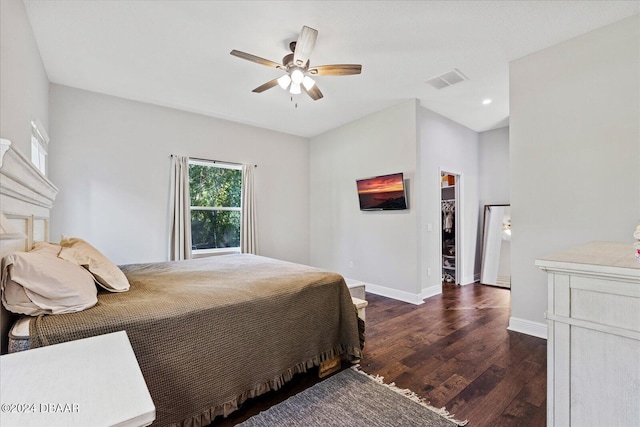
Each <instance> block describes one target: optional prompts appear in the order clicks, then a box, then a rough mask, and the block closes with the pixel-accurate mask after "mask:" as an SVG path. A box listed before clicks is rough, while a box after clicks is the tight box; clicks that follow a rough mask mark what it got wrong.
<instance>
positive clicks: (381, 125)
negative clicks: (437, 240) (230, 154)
mask: <svg viewBox="0 0 640 427" xmlns="http://www.w3.org/2000/svg"><path fill="white" fill-rule="evenodd" d="M310 172H311V173H310V176H311V182H310V193H311V199H310V218H311V220H310V224H311V264H312V265H316V266H318V267H322V268H326V269H329V270H333V271H337V272H339V273H341V274H343V275H344V276H346V277H348V278H352V279H357V280H360V281H364V282H365V283H367V284H368V285H369V289H370V290H371V289H373V288H375V289H376V290H377V292H378V293H381V294H386V295H388V296H394V297H396V298H399V299H405V300H407V299H408V300H411V301H414V302H417V301H416V295H417V294H419V293H420V283H419V280H418V239H417V235H416V223H417V218H418V211H419V209H420V203H419V200H418V199H417V196H418V194H419V180H418V178H417V177H416V101H415V100H410V101H406V102H403V103H401V104H399V105H396V106H394V107H391V108H389V109H386V110H383V111H381V112H378V113H376V114H372V115H370V116H367V117H365V118H362V119H360V120H356V121H354V122H352V123H349V124H347V125H344V126H342V127H340V128H337V129H334V130H331V131H329V132H327V133H325V134H322V135H319V136H316V137H314V138H312V139H311V141H310ZM395 172H404V176H405V181H406V180H407V179H408V180H409V186H408V199H409V200H408V203H409V209H408V210H403V211H382V212H381V211H375V212H362V211H360V208H359V204H358V193H357V189H356V179H359V178H367V177H371V176H377V175H385V174H389V173H395ZM350 262H352V266H351V264H350Z"/></svg>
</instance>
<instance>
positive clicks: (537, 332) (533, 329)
mask: <svg viewBox="0 0 640 427" xmlns="http://www.w3.org/2000/svg"><path fill="white" fill-rule="evenodd" d="M507 329H508V330H510V331H514V332H520V333H522V334H527V335H532V336H534V337H538V338H542V339H545V340H546V339H547V325H546V324H545V323H538V322H532V321H531V320H525V319H519V318H517V317H510V318H509V326H508V327H507Z"/></svg>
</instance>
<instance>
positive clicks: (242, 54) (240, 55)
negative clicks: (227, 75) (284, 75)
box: [230, 49, 283, 69]
mask: <svg viewBox="0 0 640 427" xmlns="http://www.w3.org/2000/svg"><path fill="white" fill-rule="evenodd" d="M230 53H231V55H233V56H237V57H238V58H242V59H246V60H247V61H251V62H255V63H257V64H261V65H266V66H267V67H273V68H280V69H282V68H283V67H282V65H280V64H278V63H277V62H273V61H269V60H268V59H264V58H260V57H259V56H255V55H251V54H250V53H246V52H240V51H239V50H235V49H234V50H232V51H231V52H230Z"/></svg>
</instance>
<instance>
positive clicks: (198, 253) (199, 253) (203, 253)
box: [191, 248, 240, 258]
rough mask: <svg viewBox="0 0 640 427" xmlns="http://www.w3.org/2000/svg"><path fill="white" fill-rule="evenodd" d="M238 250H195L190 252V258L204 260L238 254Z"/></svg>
mask: <svg viewBox="0 0 640 427" xmlns="http://www.w3.org/2000/svg"><path fill="white" fill-rule="evenodd" d="M239 253H240V248H222V249H196V250H193V251H191V257H192V258H205V257H210V256H218V255H229V254H239Z"/></svg>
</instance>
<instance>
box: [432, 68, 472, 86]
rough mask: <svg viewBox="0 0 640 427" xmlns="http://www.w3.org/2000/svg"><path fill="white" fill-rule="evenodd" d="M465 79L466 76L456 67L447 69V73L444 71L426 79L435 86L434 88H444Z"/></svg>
mask: <svg viewBox="0 0 640 427" xmlns="http://www.w3.org/2000/svg"><path fill="white" fill-rule="evenodd" d="M465 80H469V79H468V78H467V76H465V75H464V74H462V72H461V71H460V70H458V69H457V68H454V69H453V70H452V71H449V72H448V73H444V74H442V75H440V76H437V77H433V78H431V79H429V80H427V83H428V84H430V85H431V86H433V87H435V88H436V89H444V88H445V87H448V86H451V85H454V84H456V83H460V82H463V81H465Z"/></svg>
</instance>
